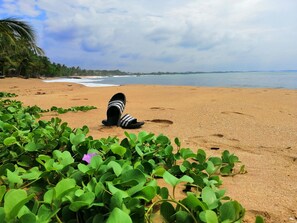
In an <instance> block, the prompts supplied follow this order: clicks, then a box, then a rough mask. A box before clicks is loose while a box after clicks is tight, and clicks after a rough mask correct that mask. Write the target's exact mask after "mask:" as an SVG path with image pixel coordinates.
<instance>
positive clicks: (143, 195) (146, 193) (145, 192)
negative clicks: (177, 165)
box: [135, 186, 157, 202]
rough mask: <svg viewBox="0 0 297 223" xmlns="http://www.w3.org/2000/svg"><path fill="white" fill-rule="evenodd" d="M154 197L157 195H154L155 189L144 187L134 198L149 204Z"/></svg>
mask: <svg viewBox="0 0 297 223" xmlns="http://www.w3.org/2000/svg"><path fill="white" fill-rule="evenodd" d="M156 195H157V193H156V188H155V187H152V186H146V187H144V188H143V189H142V190H141V191H140V192H138V193H136V194H135V197H137V198H139V199H144V200H145V201H147V202H149V201H151V200H152V199H153V198H154V197H155V196H156Z"/></svg>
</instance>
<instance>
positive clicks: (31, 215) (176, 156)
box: [0, 92, 264, 223]
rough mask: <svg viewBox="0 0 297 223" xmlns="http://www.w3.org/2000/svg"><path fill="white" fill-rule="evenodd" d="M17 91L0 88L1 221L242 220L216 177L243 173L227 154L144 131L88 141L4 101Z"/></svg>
mask: <svg viewBox="0 0 297 223" xmlns="http://www.w3.org/2000/svg"><path fill="white" fill-rule="evenodd" d="M15 96H16V95H15V94H10V93H5V92H1V93H0V97H5V98H2V99H0V117H1V119H0V158H1V159H0V222H9V223H10V222H23V223H28V222H30V223H34V222H39V223H46V222H68V223H72V222H87V223H96V222H107V223H119V222H123V223H129V222H136V223H137V222H154V219H155V218H154V217H155V216H156V215H159V216H162V218H163V219H164V221H165V222H184V223H188V222H195V223H196V222H199V223H203V222H206V223H218V222H223V223H231V222H236V223H239V222H242V221H243V218H244V214H245V209H244V208H243V207H242V205H241V204H240V203H239V202H237V201H235V200H232V199H231V198H230V197H228V196H226V195H225V190H224V189H221V187H220V186H221V185H222V180H221V178H220V176H221V175H224V176H228V175H233V174H236V173H244V172H245V171H244V166H243V165H242V166H241V167H240V168H235V167H236V166H237V165H238V164H240V161H239V159H238V157H237V156H236V155H234V154H230V152H229V151H227V150H225V151H223V152H222V154H221V156H220V157H208V156H207V154H206V153H205V151H204V150H202V149H199V150H198V151H197V152H193V151H192V150H191V149H189V148H182V147H181V144H180V141H179V139H178V138H175V140H174V143H172V142H171V141H170V139H169V138H168V137H167V136H165V135H162V134H161V135H158V136H157V135H154V134H153V133H147V132H144V131H143V132H140V133H139V134H138V135H135V134H131V133H128V132H125V136H126V138H124V139H122V140H120V139H118V138H116V137H108V138H102V139H93V138H92V136H88V131H89V129H88V127H87V126H83V127H82V128H77V129H72V128H70V127H69V126H68V124H67V123H66V122H62V120H61V119H59V118H57V117H56V118H52V119H51V120H50V121H43V120H40V116H41V114H40V113H41V112H45V111H44V110H42V109H40V108H39V107H37V106H33V107H26V106H23V104H22V102H20V101H16V100H11V99H8V98H7V97H15ZM89 109H93V107H92V106H90V107H88V106H86V107H85V106H83V107H80V108H79V107H77V108H76V109H66V110H67V111H66V110H65V111H66V112H69V111H78V110H82V111H86V110H89ZM57 110H58V109H56V111H57ZM61 111H62V110H61ZM63 111H64V110H63ZM236 169H238V170H237V172H235V170H236ZM160 180H162V181H163V183H162V185H168V186H164V187H162V186H160V185H159V182H160ZM169 186H170V187H169ZM181 186H182V188H183V193H184V198H182V199H180V200H178V199H177V198H176V197H175V194H176V190H179V189H180V188H181ZM168 188H172V191H171V189H170V191H169V189H168ZM255 222H257V223H261V222H264V220H263V218H262V217H260V216H257V217H256V219H255Z"/></svg>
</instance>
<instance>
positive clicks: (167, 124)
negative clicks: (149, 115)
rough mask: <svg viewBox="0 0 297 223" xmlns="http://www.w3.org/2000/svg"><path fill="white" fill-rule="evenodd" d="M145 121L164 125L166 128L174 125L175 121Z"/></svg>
mask: <svg viewBox="0 0 297 223" xmlns="http://www.w3.org/2000/svg"><path fill="white" fill-rule="evenodd" d="M145 121H146V122H152V123H158V124H162V125H163V126H164V127H167V126H169V125H172V124H173V121H171V120H168V119H152V120H145Z"/></svg>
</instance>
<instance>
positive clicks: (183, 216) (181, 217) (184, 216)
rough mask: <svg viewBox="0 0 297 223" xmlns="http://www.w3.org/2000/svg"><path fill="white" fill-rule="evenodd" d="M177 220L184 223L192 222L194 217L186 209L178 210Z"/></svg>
mask: <svg viewBox="0 0 297 223" xmlns="http://www.w3.org/2000/svg"><path fill="white" fill-rule="evenodd" d="M175 218H176V222H183V223H192V222H193V218H192V217H191V215H190V214H189V213H188V212H186V211H181V210H180V211H177V212H176V214H175Z"/></svg>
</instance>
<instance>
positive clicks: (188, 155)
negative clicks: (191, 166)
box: [180, 148, 196, 159]
mask: <svg viewBox="0 0 297 223" xmlns="http://www.w3.org/2000/svg"><path fill="white" fill-rule="evenodd" d="M180 154H181V156H182V158H183V159H188V158H193V157H196V155H195V154H194V153H193V151H192V150H191V149H189V148H186V149H185V148H182V149H181V150H180Z"/></svg>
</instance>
